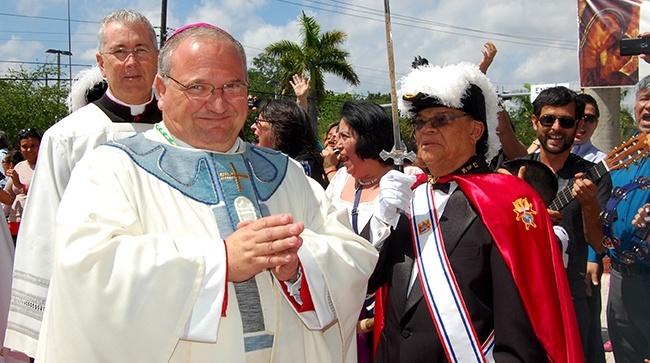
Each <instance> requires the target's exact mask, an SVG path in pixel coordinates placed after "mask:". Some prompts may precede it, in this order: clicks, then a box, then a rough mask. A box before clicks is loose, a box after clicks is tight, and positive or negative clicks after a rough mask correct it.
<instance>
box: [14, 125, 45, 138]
mask: <svg viewBox="0 0 650 363" xmlns="http://www.w3.org/2000/svg"><path fill="white" fill-rule="evenodd" d="M30 136H34V137H38V138H40V137H41V133H40V132H39V131H38V130H37V129H33V128H29V129H22V130H20V131H18V138H19V139H24V138H26V137H30Z"/></svg>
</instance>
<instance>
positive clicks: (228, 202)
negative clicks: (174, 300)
mask: <svg viewBox="0 0 650 363" xmlns="http://www.w3.org/2000/svg"><path fill="white" fill-rule="evenodd" d="M107 145H109V146H113V147H117V148H119V149H121V150H123V151H125V152H126V153H127V154H128V155H129V156H130V157H131V159H132V160H133V162H135V163H136V164H137V165H138V166H139V167H140V168H142V169H143V170H145V171H146V172H147V173H149V174H151V175H153V176H155V177H156V178H158V179H159V180H161V181H163V182H165V183H166V184H167V185H169V186H170V187H172V188H174V189H176V190H178V191H179V192H181V193H182V194H183V195H185V196H186V197H188V198H190V199H193V200H195V201H197V202H200V203H203V204H206V205H209V206H210V208H211V209H212V212H213V214H214V218H215V221H216V222H217V225H218V228H219V233H220V235H221V238H223V239H225V238H227V237H228V236H229V235H230V234H232V233H233V232H234V231H235V230H236V228H237V224H238V223H239V222H240V221H244V220H256V219H258V218H260V217H262V216H268V215H269V210H268V207H267V206H266V205H265V204H264V202H266V201H267V200H268V199H269V198H270V197H271V196H272V195H273V194H274V193H275V191H276V190H277V189H278V187H279V186H280V185H281V183H282V181H283V180H284V177H285V176H286V172H287V166H288V163H289V159H288V158H287V156H286V155H284V154H282V153H280V152H278V151H275V150H270V149H266V148H260V147H256V146H253V145H251V144H245V145H246V147H245V150H244V151H243V152H239V153H232V154H224V153H215V152H209V151H206V150H188V149H183V148H179V147H175V146H172V145H169V144H165V143H160V142H157V141H154V140H149V139H147V138H146V137H144V135H142V134H136V135H134V136H132V137H129V138H127V139H122V140H117V141H111V142H109V143H108V144H107ZM234 285H235V291H236V295H237V301H238V303H239V310H240V312H241V317H242V323H243V328H244V334H245V335H246V338H245V347H246V351H247V352H249V351H256V350H260V349H267V348H270V347H271V346H272V344H273V336H272V335H269V334H260V333H262V332H264V331H265V330H266V329H265V327H264V317H263V314H262V307H261V303H260V297H259V291H258V288H257V284H256V281H255V278H251V279H249V280H248V281H245V282H241V283H235V284H234Z"/></svg>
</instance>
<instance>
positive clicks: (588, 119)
mask: <svg viewBox="0 0 650 363" xmlns="http://www.w3.org/2000/svg"><path fill="white" fill-rule="evenodd" d="M582 119H583V120H584V121H585V123H586V124H593V123H595V122H596V121H598V116H596V115H585V116H584V117H583V118H582Z"/></svg>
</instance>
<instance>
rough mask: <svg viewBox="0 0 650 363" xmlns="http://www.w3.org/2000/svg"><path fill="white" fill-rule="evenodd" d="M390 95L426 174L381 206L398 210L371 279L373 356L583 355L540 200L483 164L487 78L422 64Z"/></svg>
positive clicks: (536, 358) (489, 99)
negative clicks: (399, 202) (401, 198)
mask: <svg viewBox="0 0 650 363" xmlns="http://www.w3.org/2000/svg"><path fill="white" fill-rule="evenodd" d="M398 96H399V103H398V105H399V108H400V111H401V112H402V113H403V114H406V115H408V117H409V118H410V119H411V125H412V126H413V129H414V131H415V138H416V141H417V145H418V153H419V154H418V156H419V157H420V158H421V159H422V161H423V162H424V163H425V164H426V166H427V170H428V174H427V175H423V176H422V177H420V178H419V179H418V182H416V183H415V185H414V193H415V197H414V198H413V199H412V201H411V202H410V205H404V206H402V207H401V208H395V207H393V208H392V209H391V208H390V207H386V208H385V211H386V213H385V214H387V216H385V217H386V218H390V217H392V215H391V214H395V213H400V211H399V210H396V209H400V210H402V211H407V213H402V214H403V216H402V217H401V218H400V222H399V223H398V225H397V227H396V229H395V230H394V231H393V232H392V233H391V235H390V237H389V239H388V240H387V241H386V242H385V244H384V245H383V249H382V251H381V253H380V259H379V262H378V265H377V267H376V269H375V272H374V273H373V276H372V277H371V279H370V284H369V285H370V286H369V290H370V291H371V292H374V291H375V290H376V289H378V288H379V291H377V294H378V297H377V316H378V318H377V321H376V324H375V326H376V333H378V334H376V336H377V337H378V342H377V343H378V346H377V351H376V362H446V361H449V362H485V361H496V362H515V361H516V362H547V361H552V362H582V360H583V358H582V348H581V345H580V340H579V335H578V333H577V325H576V318H575V313H574V311H573V307H572V305H571V295H570V293H569V288H568V283H567V278H566V274H565V271H564V267H563V264H562V257H561V254H560V248H559V244H558V242H557V240H556V237H555V235H554V233H553V228H552V225H551V222H550V219H549V216H548V213H547V212H546V207H545V205H544V202H543V201H542V200H541V199H540V197H539V196H538V195H537V193H535V192H534V191H533V189H532V188H531V187H530V186H529V185H528V184H527V183H526V182H524V181H523V180H521V179H519V178H517V177H513V176H510V175H501V174H495V173H492V172H491V171H490V170H489V168H488V165H487V163H486V159H487V160H489V159H491V158H492V156H494V155H495V153H496V152H497V150H498V148H499V140H498V136H497V135H496V126H497V112H498V108H497V95H496V92H495V91H494V89H493V87H492V85H491V84H490V82H489V80H488V79H487V77H486V76H485V75H484V74H483V73H481V71H480V70H479V68H478V67H477V66H475V65H473V64H469V63H460V64H456V65H450V66H446V67H437V66H429V65H424V66H420V67H418V68H416V69H414V70H412V71H411V73H409V74H408V75H407V76H405V77H404V78H403V79H402V80H401V87H400V90H399V92H398ZM380 194H381V193H380ZM379 200H380V203H381V201H382V195H380V196H379ZM407 216H408V217H407Z"/></svg>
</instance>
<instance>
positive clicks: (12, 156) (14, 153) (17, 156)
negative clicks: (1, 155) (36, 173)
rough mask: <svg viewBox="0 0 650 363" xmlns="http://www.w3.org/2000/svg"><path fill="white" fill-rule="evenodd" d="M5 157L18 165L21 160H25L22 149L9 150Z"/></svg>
mask: <svg viewBox="0 0 650 363" xmlns="http://www.w3.org/2000/svg"><path fill="white" fill-rule="evenodd" d="M5 159H6V160H7V162H9V163H13V164H14V165H16V164H18V163H19V162H21V161H23V160H25V157H24V156H23V153H21V152H20V150H9V152H8V153H7V156H5Z"/></svg>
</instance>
